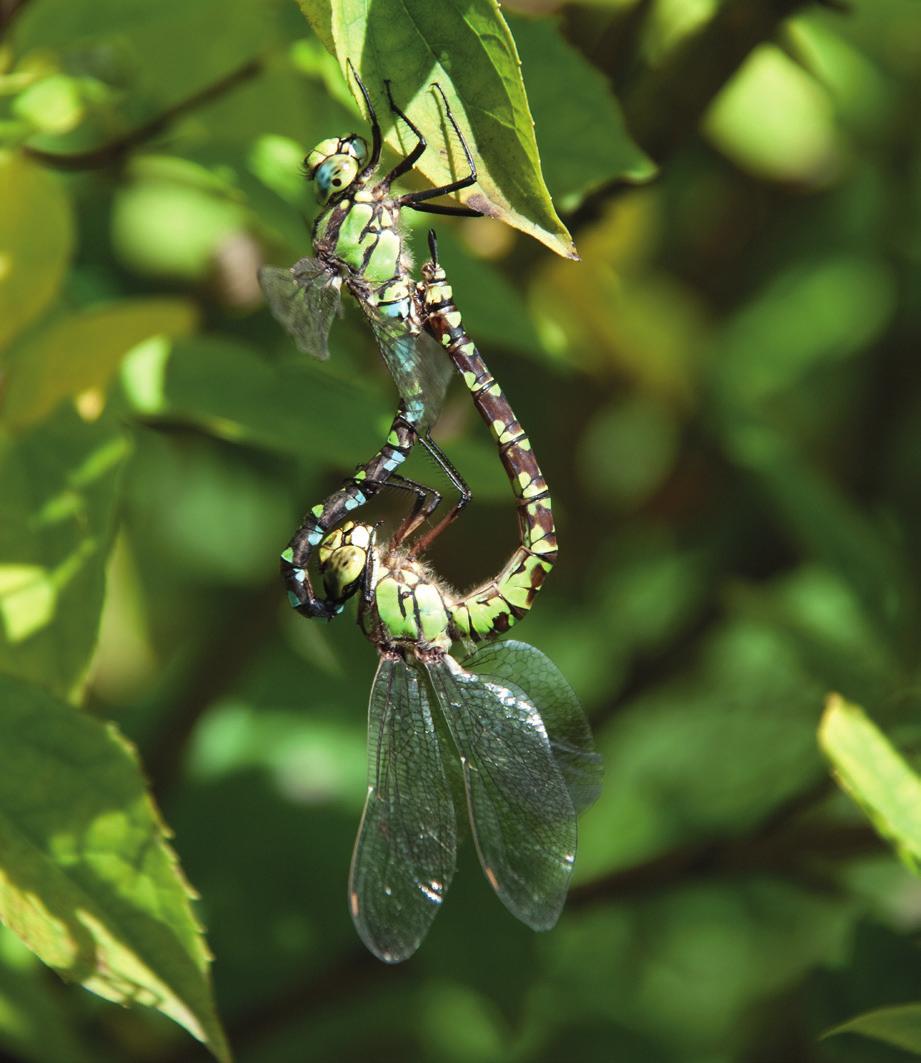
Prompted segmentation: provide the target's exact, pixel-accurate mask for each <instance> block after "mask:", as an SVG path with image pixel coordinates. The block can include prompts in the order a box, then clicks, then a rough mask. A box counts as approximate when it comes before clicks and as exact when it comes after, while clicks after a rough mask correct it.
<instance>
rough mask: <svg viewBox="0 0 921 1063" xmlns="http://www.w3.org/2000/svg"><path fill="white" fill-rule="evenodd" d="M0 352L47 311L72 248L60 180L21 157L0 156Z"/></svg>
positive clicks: (70, 224) (67, 206) (68, 214)
mask: <svg viewBox="0 0 921 1063" xmlns="http://www.w3.org/2000/svg"><path fill="white" fill-rule="evenodd" d="M0 200H2V202H4V203H7V204H9V205H12V204H14V203H15V204H16V209H15V210H12V209H9V210H5V211H3V214H2V216H0V259H2V260H3V262H4V263H6V265H5V266H4V268H3V270H2V271H0V350H2V348H3V347H4V346H5V345H6V344H7V343H8V342H9V341H10V339H11V338H12V337H13V336H15V335H16V333H17V332H19V331H20V330H21V329H22V328H23V327H24V326H25V325H27V324H28V323H29V322H30V321H32V320H33V319H34V318H35V316H36V315H37V314H39V313H41V311H42V310H43V309H44V308H45V307H46V306H47V305H48V303H49V302H50V301H51V300H52V299H53V298H54V296H55V294H56V293H57V290H58V287H59V285H60V283H61V280H62V278H63V276H64V272H65V270H66V269H67V264H68V261H69V259H70V254H71V248H72V244H73V235H74V234H73V219H72V216H71V207H70V202H69V200H68V198H67V194H66V192H65V191H64V189H63V187H62V186H61V182H60V179H59V178H57V177H55V176H54V175H53V174H49V173H47V172H46V171H45V170H43V169H42V168H41V167H40V166H37V165H36V164H35V163H31V162H29V161H28V160H27V159H25V158H24V157H23V156H22V155H18V154H15V153H13V152H10V151H5V152H0Z"/></svg>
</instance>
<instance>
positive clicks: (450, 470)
mask: <svg viewBox="0 0 921 1063" xmlns="http://www.w3.org/2000/svg"><path fill="white" fill-rule="evenodd" d="M419 442H420V443H421V444H422V446H423V447H424V448H425V449H426V450H427V451H428V453H429V454H430V455H431V457H432V460H433V461H434V462H435V464H436V465H437V466H438V467H439V469H441V471H442V473H443V474H444V475H445V476H446V477H447V478H448V479H449V480H450V481H451V485H452V486H453V487H454V490H455V491H457V493H458V495H459V496H460V497H459V498H458V500H457V502H455V503H454V506H453V507H452V508H451V511H450V513H449V514H448V517H449V518H450V519H447V518H446V519H443V520H441V521H439V523H438V528H439V532H438V534H441V532H442V531H444V529H445V528H446V527H447V526H448V524H450V523H451V521H453V520H454V519H455V518H456V517H457V515H458V513H460V511H461V510H462V509H463V508H464V506H466V505H467V503H468V502H469V501H470V499H471V498H472V495H471V493H470V488H469V487H468V486H467V482H466V481H465V480H464V478H463V476H461V474H460V473H459V472H458V471H457V469H456V468H455V466H454V463H453V462H452V461H451V460H450V458H449V457H448V456H447V454H445V452H444V451H443V450H442V449H441V447H439V446H438V444H437V443H436V442H435V440H434V439H432V437H431V436H430V435H424V436H420V437H419ZM440 501H441V496H439V502H440ZM434 512H435V507H432V509H430V510H428V511H427V512H424V513H423V512H416V511H414V512H413V513H411V514H410V515H409V516H408V517H407V518H406V519H405V520H404V521H403V523H402V524H401V525H400V526H399V528H397V530H396V532H394V535H393V538H392V539H391V543H392V545H393V546H399V545H400V543H402V542H403V541H404V540H405V539H407V538H409V536H410V535H412V534H413V533H414V532H415V531H416V529H417V528H418V527H419V526H420V525H421V524H422V523H423V522H424V521H426V520H428V518H429V517H430V516H431V515H432V514H433V513H434ZM432 538H434V536H430V535H427V536H426V539H427V540H428V541H431V539H432ZM419 549H420V548H419V546H418V545H417V544H416V543H413V545H412V546H411V547H410V548H409V553H410V556H413V555H415V554H417V553H418V552H419Z"/></svg>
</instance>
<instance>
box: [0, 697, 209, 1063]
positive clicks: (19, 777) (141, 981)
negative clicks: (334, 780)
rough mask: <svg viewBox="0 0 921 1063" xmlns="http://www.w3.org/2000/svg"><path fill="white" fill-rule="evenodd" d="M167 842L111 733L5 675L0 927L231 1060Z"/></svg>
mask: <svg viewBox="0 0 921 1063" xmlns="http://www.w3.org/2000/svg"><path fill="white" fill-rule="evenodd" d="M166 839H167V831H166V828H165V826H164V824H163V823H162V821H161V820H160V818H159V814H158V812H157V810H156V808H155V807H154V805H153V802H152V801H151V799H150V797H149V795H148V794H147V791H146V789H145V786H144V781H143V778H142V776H141V773H140V770H139V766H138V763H137V759H136V756H135V753H134V750H133V748H132V747H131V746H130V745H129V744H128V742H126V741H125V740H124V739H123V738H122V737H120V735H119V734H118V732H117V731H116V730H115V728H114V727H113V726H111V725H109V726H106V725H104V724H102V723H100V722H99V721H97V720H94V719H92V718H90V717H89V716H85V715H83V714H81V713H79V712H75V711H74V710H73V709H72V708H71V707H70V706H68V705H66V704H64V703H63V702H60V701H58V700H57V699H56V698H54V697H52V696H51V695H50V694H48V693H46V692H45V691H43V690H41V689H40V688H38V687H36V686H33V685H31V684H29V683H24V682H21V681H19V680H15V679H11V678H9V677H6V676H3V677H0V861H2V864H0V918H2V920H3V922H4V924H5V925H6V926H8V927H9V928H10V929H11V930H13V931H14V932H15V933H16V934H18V935H19V937H20V938H22V940H23V941H24V942H25V943H26V944H27V945H28V946H29V948H30V949H32V951H33V952H35V954H36V955H37V956H38V957H39V958H40V959H42V960H43V961H44V962H45V963H47V964H48V965H49V966H50V967H53V968H54V969H55V970H56V971H57V972H58V973H59V974H60V975H61V976H62V977H63V978H65V979H67V980H68V981H75V982H79V983H80V984H81V985H83V986H85V987H86V988H87V989H89V990H91V991H92V992H93V993H96V994H98V995H99V996H101V997H104V998H105V999H107V1000H112V1001H116V1002H117V1003H120V1004H144V1005H147V1006H149V1007H155V1008H156V1009H157V1010H158V1011H161V1012H163V1014H164V1015H168V1016H169V1017H170V1018H171V1019H173V1020H174V1021H175V1022H177V1023H179V1025H181V1026H183V1027H185V1029H186V1030H188V1031H189V1033H191V1034H192V1035H193V1036H194V1037H196V1038H198V1040H200V1041H203V1042H204V1043H205V1044H207V1045H208V1047H209V1048H210V1049H211V1050H212V1052H213V1053H214V1054H215V1056H216V1057H217V1058H218V1059H222V1060H224V1059H229V1052H228V1048H227V1045H226V1043H225V1040H224V1035H223V1031H222V1030H221V1026H220V1022H219V1020H218V1018H217V1014H216V1012H215V1010H214V1002H213V999H212V994H211V986H210V983H209V978H208V962H209V954H208V950H207V947H206V945H205V943H204V940H203V937H202V931H201V928H200V926H199V925H198V923H197V922H196V920H195V917H194V915H193V913H192V909H191V905H190V903H189V901H190V897H192V896H194V894H193V893H192V891H191V889H190V887H189V886H188V884H187V883H186V882H185V880H184V878H183V876H182V872H181V870H180V868H179V865H178V862H177V859H176V856H175V854H174V853H173V851H172V850H171V849H170V847H169V845H168V844H167V841H166Z"/></svg>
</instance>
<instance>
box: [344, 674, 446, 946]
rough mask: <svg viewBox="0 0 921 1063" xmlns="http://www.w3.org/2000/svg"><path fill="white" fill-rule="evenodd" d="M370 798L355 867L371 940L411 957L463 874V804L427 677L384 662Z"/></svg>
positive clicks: (371, 746)
mask: <svg viewBox="0 0 921 1063" xmlns="http://www.w3.org/2000/svg"><path fill="white" fill-rule="evenodd" d="M368 761H369V766H368V775H369V784H368V797H367V800H366V801H365V810H364V814H363V815H362V819H361V826H360V827H359V829H358V837H357V839H356V840H355V851H354V853H353V855H352V869H351V872H350V874H349V907H350V909H351V912H352V920H353V922H354V923H355V928H356V930H357V931H358V934H359V936H360V937H361V940H362V941H363V942H364V943H365V944H366V945H367V946H368V948H369V949H370V950H371V951H372V952H373V953H374V955H375V956H377V957H378V958H379V959H381V960H383V961H384V962H385V963H399V961H400V960H405V959H407V958H408V957H409V956H411V955H412V954H413V953H414V952H415V951H416V949H417V948H418V947H419V945H420V943H421V942H422V939H423V938H424V937H425V935H426V934H427V933H428V929H429V927H430V926H431V923H432V920H433V919H434V918H435V916H436V915H437V914H438V910H439V908H440V907H441V902H442V901H443V900H444V896H445V894H446V893H447V890H448V886H449V885H450V884H451V878H452V877H453V875H454V861H455V852H456V848H457V840H456V834H455V826H454V804H453V802H452V800H451V790H450V787H449V785H448V780H447V778H446V776H445V769H444V764H443V763H442V759H441V750H440V745H439V741H438V737H437V735H436V732H435V726H434V722H433V719H432V706H431V698H430V695H429V692H428V688H427V685H426V681H425V676H424V675H423V674H422V673H421V672H419V671H418V670H417V669H415V668H413V667H410V666H409V665H408V664H406V663H405V662H404V661H402V660H400V661H389V660H382V661H381V663H380V666H379V667H378V670H377V675H376V676H375V678H374V685H373V686H372V688H371V700H370V703H369V706H368Z"/></svg>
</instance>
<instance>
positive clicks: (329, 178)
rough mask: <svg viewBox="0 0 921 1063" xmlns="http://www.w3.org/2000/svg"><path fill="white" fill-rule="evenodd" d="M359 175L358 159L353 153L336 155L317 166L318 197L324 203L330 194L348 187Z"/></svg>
mask: <svg viewBox="0 0 921 1063" xmlns="http://www.w3.org/2000/svg"><path fill="white" fill-rule="evenodd" d="M357 175H358V160H357V159H355V158H353V157H352V156H351V155H334V156H333V157H332V158H331V159H327V160H326V162H324V163H321V165H319V166H318V167H317V170H316V173H315V175H314V180H315V181H316V183H317V198H318V199H319V201H320V202H321V203H324V202H325V201H326V200H327V199H329V197H330V196H334V195H336V193H337V192H341V191H343V190H344V189H346V188H348V187H349V185H350V184H351V183H352V182H353V181H354V180H355V178H356V176H357Z"/></svg>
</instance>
